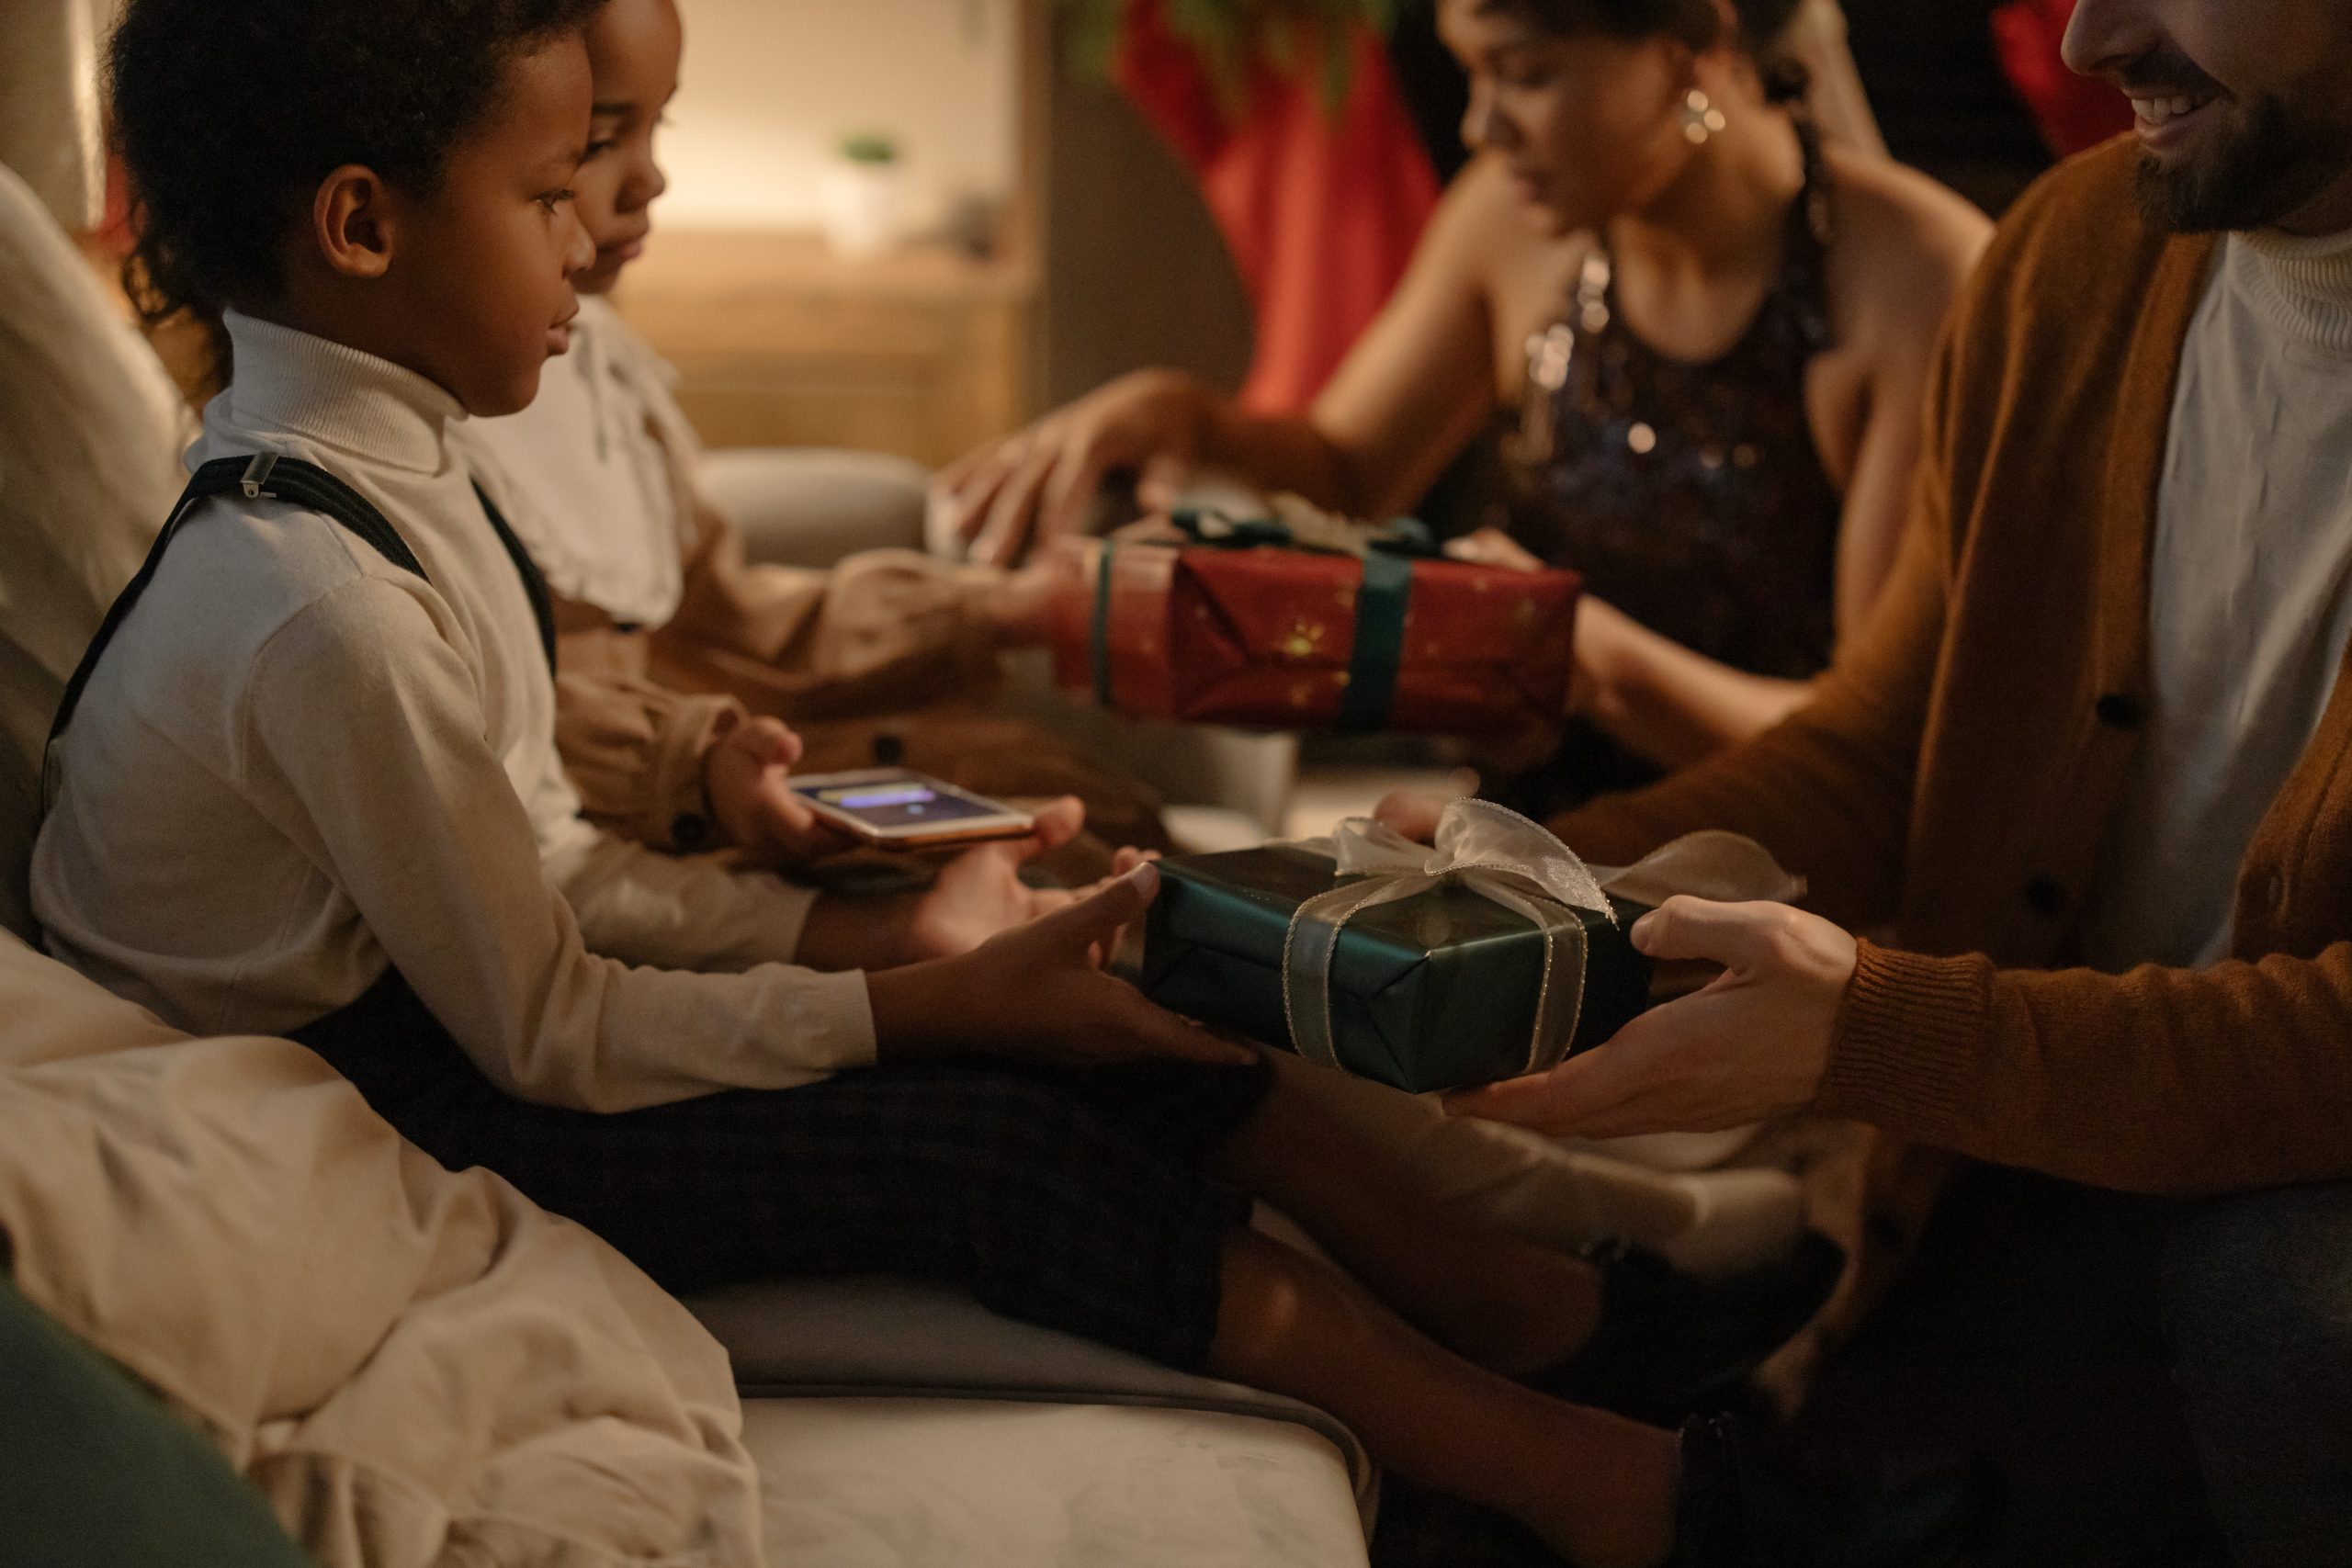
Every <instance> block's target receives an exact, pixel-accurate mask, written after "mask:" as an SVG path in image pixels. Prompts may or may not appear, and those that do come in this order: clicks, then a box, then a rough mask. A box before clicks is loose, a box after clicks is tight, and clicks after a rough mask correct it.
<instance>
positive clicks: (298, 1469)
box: [0, 934, 759, 1568]
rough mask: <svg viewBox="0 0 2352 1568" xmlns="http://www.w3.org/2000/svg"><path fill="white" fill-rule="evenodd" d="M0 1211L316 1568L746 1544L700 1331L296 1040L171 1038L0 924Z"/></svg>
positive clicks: (538, 1560) (608, 1258) (621, 1268)
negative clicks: (371, 1107)
mask: <svg viewBox="0 0 2352 1568" xmlns="http://www.w3.org/2000/svg"><path fill="white" fill-rule="evenodd" d="M0 1019H5V1020H6V1026H5V1028H0V1233H5V1240H6V1243H7V1244H8V1245H9V1246H10V1247H11V1248H12V1249H13V1254H14V1270H15V1274H16V1279H17V1284H18V1286H19V1288H20V1289H21V1290H22V1291H23V1292H24V1294H25V1295H26V1296H27V1297H28V1298H29V1299H30V1300H31V1301H32V1302H33V1303H36V1304H37V1305H39V1306H40V1307H41V1308H42V1309H43V1310H45V1311H47V1312H48V1313H50V1314H51V1315H52V1316H54V1317H56V1318H57V1319H58V1320H60V1321H61V1322H62V1323H63V1324H64V1325H66V1326H67V1327H68V1328H70V1329H72V1330H73V1331H74V1333H76V1334H78V1335H80V1336H82V1337H84V1338H85V1339H87V1340H89V1341H90V1342H91V1343H93V1344H94V1345H96V1347H97V1348H99V1349H101V1350H103V1351H105V1352H106V1353H107V1355H109V1356H111V1357H113V1358H114V1359H116V1360H118V1361H119V1362H120V1363H121V1364H122V1365H123V1366H125V1367H126V1368H128V1369H129V1370H130V1371H131V1372H133V1373H134V1374H136V1375H137V1376H139V1377H140V1378H141V1379H143V1380H144V1381H145V1382H147V1383H149V1384H150V1385H151V1386H152V1387H153V1388H154V1390H155V1391H156V1392H157V1393H159V1394H160V1395H161V1396H162V1398H163V1399H164V1402H165V1403H166V1404H168V1405H169V1406H170V1407H171V1408H173V1409H174V1410H175V1411H176V1412H178V1413H179V1414H180V1415H181V1416H185V1417H187V1419H189V1420H191V1421H193V1422H194V1423H195V1424H196V1425H197V1426H198V1427H200V1428H201V1429H202V1430H203V1431H204V1432H205V1433H206V1434H207V1435H208V1436H209V1437H210V1438H212V1439H213V1440H214V1441H215V1442H216V1443H217V1444H218V1445H219V1446H220V1450H222V1451H223V1452H224V1453H225V1454H227V1456H228V1457H229V1459H230V1461H231V1462H232V1463H233V1464H235V1465H236V1466H237V1467H238V1468H239V1469H240V1470H242V1471H243V1472H244V1473H245V1474H246V1476H248V1477H249V1478H250V1479H251V1480H252V1481H253V1482H254V1484H256V1485H257V1486H259V1487H260V1488H261V1489H262V1491H263V1492H264V1493H266V1495H268V1497H269V1499H270V1501H271V1503H272V1504H273V1506H275V1507H276V1509H277V1514H278V1517H280V1518H281V1519H282V1520H284V1521H285V1523H286V1525H287V1527H288V1529H291V1530H292V1531H293V1532H294V1533H295V1535H296V1536H297V1537H299V1538H300V1540H302V1542H303V1543H304V1544H305V1545H306V1546H307V1547H308V1548H309V1549H310V1550H311V1552H312V1553H313V1554H315V1555H316V1556H318V1557H319V1558H320V1559H322V1561H323V1562H326V1563H327V1564H329V1565H330V1568H345V1565H350V1568H362V1565H365V1568H410V1565H414V1568H424V1565H427V1564H452V1565H454V1564H488V1563H521V1562H528V1563H532V1564H548V1565H551V1568H609V1565H615V1564H622V1563H633V1564H634V1563H661V1564H680V1565H684V1564H695V1565H701V1564H712V1565H719V1564H743V1565H747V1568H748V1565H751V1564H754V1563H756V1562H758V1560H759V1540H758V1537H759V1520H758V1512H757V1479H756V1476H755V1474H754V1472H753V1470H752V1462H751V1460H750V1457H749V1455H748V1454H746V1452H745V1451H744V1450H743V1447H742V1445H741V1438H740V1434H741V1413H740V1410H739V1408H738V1405H737V1403H736V1397H735V1392H734V1383H733V1380H732V1377H731V1375H730V1373H729V1367H728V1362H727V1358H726V1354H725V1352H724V1351H722V1350H721V1349H720V1348H719V1347H718V1344H717V1343H716V1342H715V1341H713V1340H712V1339H711V1338H710V1337H709V1336H708V1335H707V1334H706V1333H704V1332H703V1330H702V1329H701V1328H700V1327H699V1326H697V1325H695V1322H694V1320H693V1319H692V1318H691V1317H689V1316H688V1315H687V1314H686V1313H685V1311H684V1308H682V1307H680V1306H679V1305H678V1304H677V1303H674V1302H673V1301H671V1300H670V1299H669V1298H668V1297H667V1296H665V1295H663V1294H662V1292H660V1291H659V1290H657V1289H656V1288H655V1287H654V1285H653V1284H652V1282H651V1281H650V1280H647V1279H646V1278H645V1277H644V1276H643V1275H642V1274H640V1273H639V1272H638V1271H637V1269H634V1268H633V1267H632V1266H631V1265H629V1264H628V1262H627V1261H626V1260H624V1259H623V1258H621V1257H620V1256H619V1255H618V1254H616V1253H615V1252H614V1251H613V1250H612V1249H611V1248H609V1247H606V1246H605V1245H604V1244H603V1243H602V1242H600V1241H598V1240H597V1239H596V1238H595V1237H594V1236H593V1235H590V1234H589V1233H588V1232H586V1231H584V1230H582V1229H581V1228H580V1227H579V1226H577V1225H573V1224H569V1223H568V1222H565V1221H562V1220H559V1219H555V1218H553V1217H551V1216H549V1215H548V1214H546V1213H542V1212H540V1211H539V1210H537V1209H536V1208H534V1207H533V1206H532V1205H531V1204H530V1203H529V1202H528V1201H526V1199H524V1198H523V1197H522V1196H521V1194H519V1193H517V1192H515V1190H513V1189H512V1188H510V1187H508V1186H507V1185H506V1184H505V1183H504V1182H503V1181H501V1180H499V1179H497V1178H495V1177H493V1176H491V1175H490V1174H488V1173H487V1172H484V1171H480V1170H474V1171H468V1172H465V1173H462V1174H459V1175H454V1176H453V1175H451V1174H449V1173H448V1172H447V1171H445V1170H443V1169H442V1168H440V1167H439V1166H437V1165H435V1163H434V1162H433V1161H432V1160H431V1159H429V1158H427V1157H426V1156H424V1155H423V1154H422V1153H420V1152H418V1151H417V1150H416V1149H414V1148H413V1147H410V1146H409V1145H406V1144H404V1143H403V1142H402V1141H401V1139H400V1137H399V1136H398V1135H397V1134H394V1133H393V1131H392V1130H391V1128H390V1126H388V1125H387V1124H386V1123H385V1122H382V1121H380V1120H379V1119H378V1118H377V1117H376V1116H375V1115H374V1114H373V1113H372V1112H370V1111H368V1108H367V1107H366V1105H365V1104H363V1103H362V1102H361V1100H360V1099H359V1097H358V1095H357V1093H356V1092H355V1091H354V1090H353V1089H351V1088H350V1087H349V1086H348V1085H347V1084H345V1082H344V1081H343V1080H342V1079H341V1078H340V1077H337V1076H336V1075H335V1074H334V1072H333V1071H332V1070H330V1069H329V1068H328V1067H327V1066H325V1065H324V1064H323V1063H322V1062H321V1061H320V1060H319V1059H318V1058H317V1057H315V1056H313V1055H311V1054H310V1053H309V1052H307V1051H305V1050H303V1049H301V1048H300V1046H296V1045H292V1044H288V1043H286V1042H284V1041H271V1040H205V1041H192V1040H188V1039H187V1038H186V1037H184V1036H181V1035H179V1034H177V1033H175V1032H173V1031H171V1030H169V1029H167V1028H165V1027H164V1026H163V1025H162V1024H161V1023H159V1022H157V1021H155V1020H154V1019H153V1018H152V1017H150V1016H149V1015H147V1014H146V1013H144V1012H142V1011H141V1010H138V1009H137V1008H134V1007H131V1006H130V1005H129V1004H127V1003H125V1002H123V1001H121V1000H119V998H115V997H113V996H111V995H109V994H107V993H106V992H104V991H102V990H100V989H98V988H97V987H95V986H92V985H90V984H88V983H87V982H85V981H84V980H83V979H82V978H80V977H79V976H75V975H74V974H73V973H72V972H70V971H69V970H67V969H65V968H64V967H62V965H60V964H55V963H52V962H51V960H49V959H47V958H45V957H42V956H41V955H40V954H38V953H34V952H33V951H32V950H31V949H29V948H28V947H26V946H25V945H24V944H23V943H22V942H18V941H17V940H16V939H15V938H13V937H8V936H6V935H5V934H0Z"/></svg>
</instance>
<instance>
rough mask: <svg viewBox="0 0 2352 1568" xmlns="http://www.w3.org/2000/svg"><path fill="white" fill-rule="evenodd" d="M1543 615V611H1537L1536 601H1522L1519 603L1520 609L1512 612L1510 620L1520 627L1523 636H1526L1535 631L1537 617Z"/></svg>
mask: <svg viewBox="0 0 2352 1568" xmlns="http://www.w3.org/2000/svg"><path fill="white" fill-rule="evenodd" d="M1542 613H1543V612H1542V611H1540V610H1538V609H1536V607H1535V601H1534V600H1532V599H1521V601H1520V602H1519V604H1518V607H1517V608H1515V609H1513V610H1512V611H1511V613H1510V618H1511V621H1512V623H1513V624H1514V625H1516V626H1518V627H1519V629H1520V631H1521V633H1522V634H1524V633H1527V632H1532V631H1533V630H1534V629H1535V617H1536V616H1537V615H1541V614H1542Z"/></svg>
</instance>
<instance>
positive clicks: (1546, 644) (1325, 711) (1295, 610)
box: [1052, 540, 1581, 735]
mask: <svg viewBox="0 0 2352 1568" xmlns="http://www.w3.org/2000/svg"><path fill="white" fill-rule="evenodd" d="M1058 548H1061V549H1063V550H1065V551H1068V552H1069V553H1070V556H1071V560H1070V561H1069V564H1070V565H1071V566H1072V567H1073V569H1074V570H1072V571H1071V572H1070V573H1069V587H1068V589H1067V590H1066V592H1064V593H1063V594H1062V595H1060V597H1059V598H1058V599H1057V601H1056V604H1055V606H1054V612H1053V615H1052V623H1053V627H1054V630H1053V638H1052V640H1053V647H1054V663H1055V669H1056V672H1057V677H1058V679H1059V680H1060V682H1061V683H1062V684H1063V685H1064V686H1065V687H1067V688H1068V689H1069V690H1071V691H1074V692H1081V693H1082V692H1091V693H1093V694H1095V697H1096V699H1097V700H1098V701H1100V702H1102V703H1103V704H1104V705H1106V706H1109V707H1112V708H1115V709H1116V710H1118V711H1119V712H1121V713H1124V714H1127V715H1130V716H1134V717H1137V718H1159V719H1179V720H1183V721H1186V722H1193V723H1204V724H1230V725H1239V726H1243V727H1249V728H1267V729H1337V730H1341V731H1351V732H1366V731H1373V730H1408V731H1419V732H1422V733H1428V734H1438V735H1469V734H1476V733H1481V732H1488V731H1496V730H1513V729H1521V728H1527V727H1529V726H1532V725H1538V724H1545V723H1552V722H1556V721H1557V720H1558V718H1559V716H1560V715H1561V713H1562V711H1563V709H1564V708H1565V707H1566V700H1567V690H1568V676H1569V671H1570V667H1571V665H1572V662H1573V650H1572V646H1571V645H1572V638H1573V636H1574V632H1575V625H1576V603H1577V593H1578V592H1579V590H1580V587H1581V584H1580V582H1579V581H1578V579H1577V575H1576V574H1575V573H1574V572H1569V571H1519V570H1510V569H1508V568H1502V567H1486V566H1471V565H1467V564H1465V563H1464V562H1460V561H1452V560H1443V559H1409V558H1405V557H1402V556H1397V555H1390V554H1387V553H1385V552H1384V551H1380V550H1374V551H1371V552H1369V553H1368V554H1364V555H1361V556H1359V555H1350V554H1330V553H1321V552H1316V551H1308V550H1300V549H1285V548H1274V547H1254V548H1239V549H1237V548H1229V547H1185V546H1178V545H1172V544H1137V543H1121V542H1115V541H1104V540H1085V541H1073V542H1065V543H1064V544H1062V545H1060V546H1059V547H1058Z"/></svg>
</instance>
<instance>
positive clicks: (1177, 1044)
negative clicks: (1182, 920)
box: [865, 862, 1259, 1066]
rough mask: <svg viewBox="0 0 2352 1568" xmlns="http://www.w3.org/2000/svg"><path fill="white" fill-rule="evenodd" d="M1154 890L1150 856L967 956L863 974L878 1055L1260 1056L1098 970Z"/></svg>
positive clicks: (1210, 1060)
mask: <svg viewBox="0 0 2352 1568" xmlns="http://www.w3.org/2000/svg"><path fill="white" fill-rule="evenodd" d="M1158 892H1159V868H1158V867H1157V866H1155V865H1152V864H1150V863H1148V862H1147V863H1143V864H1141V865H1138V866H1136V867H1135V868H1134V869H1132V870H1131V871H1129V872H1128V873H1127V874H1125V875H1124V876H1118V877H1114V878H1112V879H1111V881H1110V882H1109V883H1107V884H1106V885H1105V886H1103V887H1102V888H1100V889H1099V890H1097V891H1096V892H1094V893H1092V894H1091V895H1089V896H1088V897H1083V898H1080V899H1078V900H1077V901H1075V902H1073V903H1069V904H1066V905H1064V906H1063V907H1061V908H1057V909H1056V910H1054V911H1053V912H1052V913H1050V914H1047V915H1046V916H1044V917H1042V918H1041V919H1035V920H1032V921H1031V922H1029V923H1028V924H1027V925H1025V926H1022V927H1020V928H1019V929H1017V930H1014V931H1006V932H1004V933H1003V934H1002V935H1001V936H997V937H993V938H991V939H990V940H989V941H988V942H984V943H982V944H981V945H980V946H978V947H977V948H975V949H973V950H972V951H971V952H969V953H965V954H963V955H962V956H961V957H957V958H945V959H938V960H934V961H933V962H932V963H929V964H912V965H910V966H909V967H907V968H904V969H890V970H884V971H882V972H879V973H874V974H868V975H867V976H866V977H865V984H866V992H867V995H868V996H869V997H870V998H872V1001H873V1006H874V1036H875V1040H876V1048H877V1051H878V1055H879V1059H880V1060H881V1061H883V1062H885V1063H890V1062H907V1061H919V1060H922V1059H923V1058H925V1057H932V1056H942V1055H993V1056H1001V1057H1006V1058H1009V1059H1012V1060H1019V1061H1029V1062H1047V1063H1053V1064H1057V1065H1059V1066H1108V1065H1110V1064H1113V1063H1117V1062H1137V1061H1153V1060H1167V1061H1187V1062H1201V1063H1206V1064H1209V1065H1211V1066H1246V1065H1248V1064H1250V1063H1253V1062H1255V1061H1257V1060H1258V1059H1259V1057H1258V1053H1257V1052H1255V1051H1254V1050H1252V1049H1250V1047H1249V1046H1247V1045H1244V1044H1241V1043H1238V1042H1237V1041H1232V1040H1227V1039H1226V1038H1225V1037H1224V1036H1223V1035H1220V1034H1216V1033H1215V1032H1211V1031H1209V1030H1206V1029H1204V1028H1202V1027H1201V1026H1200V1025H1198V1024H1195V1023H1190V1022H1187V1021H1185V1020H1183V1019H1181V1018H1179V1017H1177V1016H1176V1015H1175V1014H1174V1013H1172V1012H1170V1011H1168V1010H1165V1009H1164V1008H1161V1007H1159V1006H1158V1005H1156V1004H1155V1003H1153V1002H1151V1001H1149V1000H1148V999H1147V998H1145V996H1144V994H1143V993H1142V992H1141V991H1138V990H1136V988H1135V987H1133V986H1130V985H1128V984H1127V983H1126V982H1125V980H1121V979H1118V978H1115V977H1114V976H1111V975H1109V974H1106V973H1104V972H1103V968H1102V966H1101V965H1102V959H1103V955H1104V954H1106V953H1109V952H1111V951H1112V950H1114V948H1116V946H1117V945H1118V942H1119V938H1120V936H1121V934H1122V933H1123V932H1124V931H1125V930H1126V928H1127V927H1128V926H1130V925H1132V924H1134V923H1135V922H1136V920H1138V919H1142V918H1143V914H1144V911H1145V910H1146V909H1148V908H1149V907H1150V905H1151V900H1152V898H1153V897H1155V896H1156V895H1157V894H1158Z"/></svg>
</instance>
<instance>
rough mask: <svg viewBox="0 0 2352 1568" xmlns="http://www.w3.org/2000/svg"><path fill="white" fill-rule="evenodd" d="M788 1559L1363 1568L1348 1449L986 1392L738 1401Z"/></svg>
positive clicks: (1146, 1412) (1238, 1424) (855, 1567)
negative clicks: (989, 1397)
mask: <svg viewBox="0 0 2352 1568" xmlns="http://www.w3.org/2000/svg"><path fill="white" fill-rule="evenodd" d="M743 1440H744V1443H745V1444H746V1446H748V1447H749V1448H750V1449H751V1450H752V1457H753V1458H754V1459H755V1460H757V1461H758V1462H759V1467H760V1484H761V1492H762V1498H761V1503H762V1514H763V1526H764V1534H765V1539H766V1549H767V1560H768V1561H769V1562H772V1563H775V1564H777V1565H778V1568H783V1565H785V1564H790V1568H934V1565H936V1564H943V1563H954V1564H956V1568H1035V1565H1037V1564H1044V1563H1050V1564H1054V1565H1056V1568H1349V1565H1351V1564H1353V1565H1355V1568H1362V1564H1363V1562H1364V1536H1363V1527H1362V1526H1361V1524H1360V1523H1359V1515H1358V1512H1357V1506H1356V1505H1357V1499H1356V1498H1355V1497H1354V1496H1353V1495H1352V1494H1351V1488H1350V1485H1349V1478H1348V1472H1347V1467H1346V1465H1345V1463H1344V1462H1343V1461H1342V1460H1341V1458H1340V1454H1339V1453H1338V1452H1336V1451H1335V1450H1332V1449H1331V1448H1330V1447H1329V1445H1328V1444H1327V1443H1325V1442H1324V1440H1323V1439H1322V1438H1319V1437H1317V1435H1316V1434H1315V1433H1313V1432H1311V1431H1309V1430H1308V1429H1307V1428H1306V1427H1300V1426H1297V1425H1295V1424H1294V1423H1291V1422H1288V1421H1280V1420H1271V1421H1270V1420H1264V1419H1261V1418H1259V1417H1256V1416H1236V1415H1229V1414H1226V1413H1222V1412H1206V1411H1196V1410H1182V1409H1148V1408H1138V1407H1136V1406H1133V1405H1103V1404H1081V1405H1069V1404H992V1403H989V1402H988V1401H984V1400H972V1399H958V1400H922V1399H772V1400H753V1401H751V1402H750V1403H748V1404H745V1405H744V1407H743Z"/></svg>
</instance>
